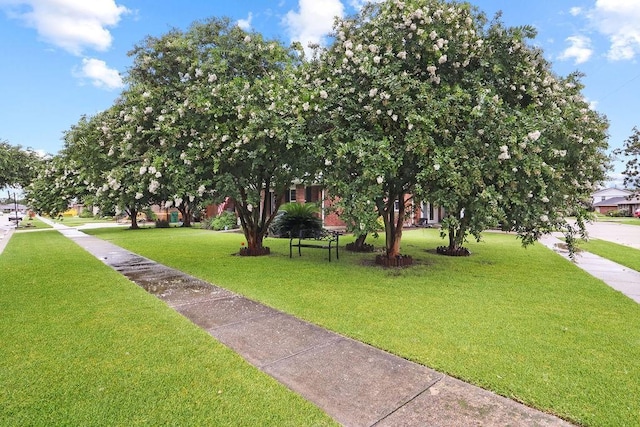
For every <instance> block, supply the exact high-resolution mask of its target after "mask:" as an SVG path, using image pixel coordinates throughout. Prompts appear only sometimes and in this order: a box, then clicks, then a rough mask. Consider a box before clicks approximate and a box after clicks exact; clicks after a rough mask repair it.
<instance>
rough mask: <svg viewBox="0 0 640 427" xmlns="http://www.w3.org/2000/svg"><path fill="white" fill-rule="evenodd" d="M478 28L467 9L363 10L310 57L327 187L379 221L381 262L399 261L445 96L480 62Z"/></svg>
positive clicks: (419, 4) (438, 4)
mask: <svg viewBox="0 0 640 427" xmlns="http://www.w3.org/2000/svg"><path fill="white" fill-rule="evenodd" d="M479 23H482V19H481V17H480V16H479V15H477V14H476V13H475V12H474V10H473V9H472V8H471V6H469V5H468V4H457V3H446V2H442V1H436V0H433V1H430V0H424V1H417V0H409V1H405V2H402V1H386V2H382V3H379V4H369V5H368V6H365V7H364V8H363V9H362V11H361V13H360V14H359V15H358V16H356V17H354V18H349V19H344V20H338V21H337V22H336V25H335V27H334V32H335V34H334V35H335V42H334V43H333V45H332V46H331V47H330V48H329V49H328V50H327V51H326V52H321V53H320V54H319V55H318V63H319V66H318V69H319V71H318V75H317V77H316V78H315V81H316V82H317V85H318V86H319V87H321V88H322V90H323V91H324V92H323V95H324V96H323V99H324V100H325V102H324V103H323V106H324V108H325V110H324V112H323V114H326V117H327V121H326V126H325V128H324V129H323V132H322V134H323V136H324V137H325V139H326V141H327V147H328V148H327V153H326V158H327V163H328V164H329V166H328V170H327V172H326V175H325V182H326V185H327V186H328V187H329V189H330V191H335V192H336V194H334V195H335V196H337V197H339V198H340V197H344V196H347V197H348V195H349V194H356V193H364V194H369V195H370V196H371V202H372V204H373V205H374V206H375V209H376V210H377V213H378V214H379V215H380V216H381V217H382V219H383V221H384V225H385V235H386V254H387V257H389V258H395V257H397V256H398V255H400V243H401V238H402V228H403V224H404V221H405V219H406V218H405V217H406V214H407V212H406V210H407V206H408V204H407V199H408V197H410V195H414V194H416V184H417V179H418V174H419V173H420V171H422V170H423V169H424V168H426V167H432V165H433V155H434V153H435V147H436V145H437V143H438V141H437V140H436V137H437V133H436V132H435V130H436V127H437V126H438V125H439V124H440V123H442V121H443V120H444V119H445V118H446V116H447V114H448V112H447V100H448V97H449V96H451V94H450V90H449V88H450V87H455V85H456V82H458V81H461V80H462V79H464V77H465V72H466V69H467V67H469V66H470V64H471V63H472V62H474V61H478V60H480V58H479V53H480V52H481V50H480V48H481V45H482V42H483V40H482V39H481V38H480V36H479V34H478V31H477V30H478V25H480V24H479ZM396 208H397V210H396Z"/></svg>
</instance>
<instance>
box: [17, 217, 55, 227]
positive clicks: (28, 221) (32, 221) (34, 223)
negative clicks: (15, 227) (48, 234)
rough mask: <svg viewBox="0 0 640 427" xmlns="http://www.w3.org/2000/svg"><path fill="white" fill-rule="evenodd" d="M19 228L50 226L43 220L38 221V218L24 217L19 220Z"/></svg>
mask: <svg viewBox="0 0 640 427" xmlns="http://www.w3.org/2000/svg"><path fill="white" fill-rule="evenodd" d="M20 228H25V229H30V228H38V229H41V228H51V226H50V225H49V224H47V223H45V222H42V221H40V220H39V219H38V218H25V219H23V220H22V221H21V222H20Z"/></svg>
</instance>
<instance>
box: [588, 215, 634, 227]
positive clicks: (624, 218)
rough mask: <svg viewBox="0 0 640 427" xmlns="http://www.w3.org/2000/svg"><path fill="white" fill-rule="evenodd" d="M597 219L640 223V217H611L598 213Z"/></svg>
mask: <svg viewBox="0 0 640 427" xmlns="http://www.w3.org/2000/svg"><path fill="white" fill-rule="evenodd" d="M596 219H597V221H598V222H615V223H618V224H627V225H640V218H630V217H610V216H606V215H597V216H596Z"/></svg>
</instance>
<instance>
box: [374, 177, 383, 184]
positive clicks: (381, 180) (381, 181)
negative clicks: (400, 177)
mask: <svg viewBox="0 0 640 427" xmlns="http://www.w3.org/2000/svg"><path fill="white" fill-rule="evenodd" d="M376 182H377V183H378V184H379V185H380V184H382V183H383V182H384V178H383V177H381V176H379V177H377V178H376Z"/></svg>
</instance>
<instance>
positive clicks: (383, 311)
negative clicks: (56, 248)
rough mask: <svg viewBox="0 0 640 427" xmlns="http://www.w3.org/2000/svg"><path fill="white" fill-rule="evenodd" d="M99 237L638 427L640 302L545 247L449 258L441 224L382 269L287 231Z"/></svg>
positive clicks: (538, 397) (372, 337)
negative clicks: (262, 253)
mask: <svg viewBox="0 0 640 427" xmlns="http://www.w3.org/2000/svg"><path fill="white" fill-rule="evenodd" d="M91 233H92V234H95V235H97V236H100V237H102V238H105V239H107V240H110V241H113V242H114V243H116V244H118V245H121V246H123V247H126V248H127V249H129V250H132V251H134V252H137V253H140V254H142V255H144V256H147V257H149V258H152V259H154V260H156V261H159V262H161V263H164V264H167V265H170V266H172V267H175V268H178V269H180V270H182V271H185V272H188V273H190V274H193V275H195V276H197V277H200V278H203V279H205V280H208V281H210V282H212V283H215V284H217V285H220V286H223V287H225V288H228V289H231V290H233V291H235V292H238V293H241V294H243V295H245V296H247V297H249V298H252V299H254V300H257V301H261V302H263V303H265V304H267V305H270V306H272V307H275V308H278V309H280V310H283V311H285V312H288V313H291V314H293V315H295V316H297V317H299V318H302V319H305V320H308V321H310V322H312V323H315V324H317V325H320V326H323V327H326V328H328V329H331V330H333V331H336V332H339V333H341V334H344V335H347V336H350V337H352V338H355V339H357V340H360V341H363V342H366V343H369V344H371V345H373V346H376V347H378V348H381V349H384V350H387V351H390V352H392V353H395V354H397V355H400V356H402V357H405V358H407V359H410V360H413V361H416V362H418V363H422V364H424V365H427V366H430V367H432V368H435V369H438V370H441V371H444V372H446V373H449V374H451V375H454V376H456V377H458V378H461V379H463V380H467V381H470V382H472V383H475V384H477V385H480V386H482V387H484V388H487V389H490V390H493V391H495V392H497V393H499V394H501V395H504V396H507V397H510V398H513V399H515V400H518V401H521V402H524V403H526V404H528V405H530V406H533V407H537V408H539V409H542V410H544V411H547V412H550V413H554V414H557V415H559V416H562V417H564V418H566V419H569V420H571V421H573V422H575V423H578V424H584V425H593V426H620V425H640V401H639V400H638V399H637V396H639V395H640V307H639V306H638V304H636V303H635V302H633V301H632V300H631V299H629V298H627V297H626V296H624V295H622V294H621V293H619V292H617V291H614V290H613V289H611V288H610V287H608V286H607V285H606V284H604V283H603V282H601V281H599V280H597V279H595V278H593V277H592V276H590V275H589V274H587V273H585V272H584V271H582V270H581V269H579V268H578V267H577V266H575V265H573V264H572V263H570V262H568V261H566V260H565V259H563V258H562V257H560V256H559V255H557V254H555V253H554V252H552V251H550V250H548V249H546V248H544V247H543V246H542V245H535V246H533V247H529V248H527V249H523V248H522V247H521V246H520V243H519V242H518V241H517V240H516V239H515V238H514V237H513V236H511V235H502V234H493V233H487V234H486V235H485V239H484V241H483V242H480V243H475V242H472V243H469V244H468V245H467V246H468V247H469V248H470V249H471V251H472V256H470V257H461V258H451V257H443V256H438V255H436V254H435V253H434V252H435V251H434V249H435V248H436V247H437V246H439V245H441V244H442V240H441V239H440V238H439V237H438V232H437V230H426V229H420V230H414V231H410V232H405V234H404V237H403V245H402V251H403V253H405V254H407V255H411V256H412V257H413V258H414V260H416V261H417V265H416V266H414V267H411V268H408V269H382V268H379V267H375V266H372V260H373V258H374V255H372V254H353V253H349V252H346V251H342V252H341V253H340V260H339V261H337V262H331V263H328V261H327V260H326V253H325V251H319V250H306V251H305V250H303V255H302V257H298V256H294V257H293V258H292V259H290V258H289V248H288V243H289V241H288V239H267V241H266V245H267V246H270V247H271V251H272V255H270V256H267V257H255V258H252V257H240V256H236V255H235V254H236V253H237V252H238V250H239V249H240V247H241V243H242V242H243V241H244V237H243V236H242V235H241V234H237V233H217V232H210V231H204V230H195V229H165V230H162V229H147V230H140V231H131V230H113V229H102V230H92V231H91ZM349 241H350V239H349V238H348V237H345V238H342V239H341V240H340V242H341V244H342V245H344V243H347V242H349ZM372 242H373V243H375V244H376V246H378V247H381V246H383V244H382V242H376V241H372Z"/></svg>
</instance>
